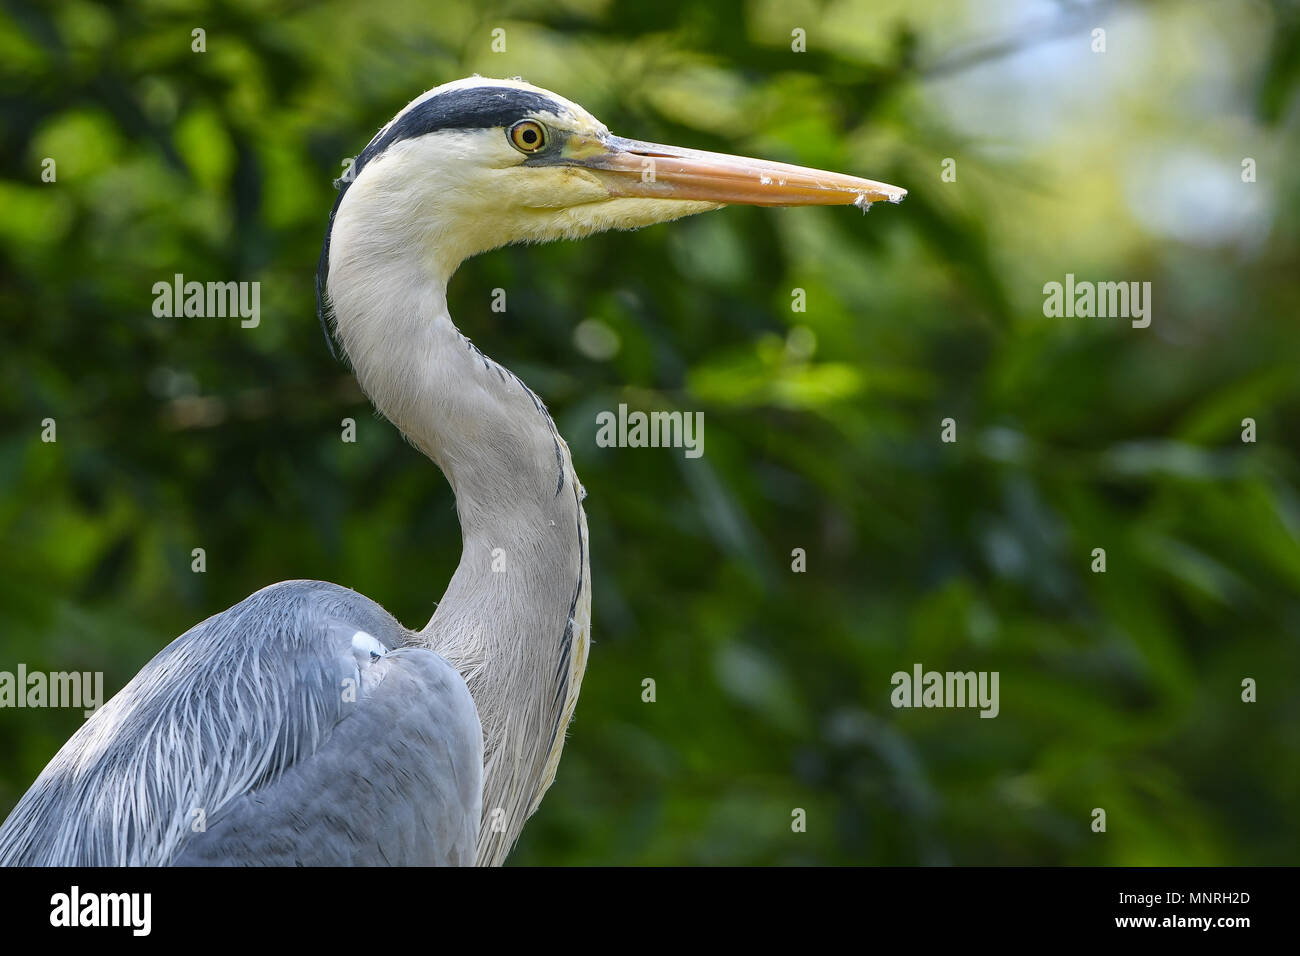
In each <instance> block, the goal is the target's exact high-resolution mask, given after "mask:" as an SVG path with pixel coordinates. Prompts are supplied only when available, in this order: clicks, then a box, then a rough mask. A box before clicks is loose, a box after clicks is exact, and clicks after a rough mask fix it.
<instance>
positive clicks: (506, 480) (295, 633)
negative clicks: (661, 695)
mask: <svg viewBox="0 0 1300 956" xmlns="http://www.w3.org/2000/svg"><path fill="white" fill-rule="evenodd" d="M346 179H347V181H346V182H342V183H341V184H340V193H339V196H338V199H337V202H336V203H335V205H334V209H333V211H332V212H331V214H330V218H329V225H328V227H327V231H326V235H325V241H324V245H323V248H322V251H321V257H320V262H319V266H318V276H317V291H318V299H320V300H321V301H322V305H323V308H322V321H324V320H325V318H324V317H325V316H326V315H327V314H328V315H329V316H330V318H331V320H332V323H333V330H334V333H335V335H336V336H337V340H338V341H339V343H340V344H341V345H342V348H343V350H344V352H345V354H346V356H347V358H348V360H349V362H350V364H351V366H352V369H353V371H354V372H355V374H356V376H357V379H358V381H359V382H360V384H361V387H362V388H363V390H364V391H365V392H366V394H367V395H368V396H369V398H370V400H371V401H372V402H373V403H374V405H375V407H376V408H377V409H378V410H379V411H380V412H381V413H382V414H383V415H384V416H385V417H386V418H387V419H388V420H389V421H390V422H392V423H393V424H394V425H395V426H396V427H397V428H398V429H400V430H401V432H402V433H403V434H404V435H405V436H406V437H407V439H409V440H410V442H411V443H413V444H414V445H415V447H416V448H418V449H419V450H420V451H421V452H423V453H424V454H425V455H427V456H428V457H429V458H430V459H431V460H432V461H433V462H434V463H435V464H436V465H437V466H438V467H439V468H440V469H441V470H442V472H443V473H444V475H445V476H446V478H447V481H448V483H449V484H450V485H451V489H452V491H453V493H454V495H455V501H456V509H457V515H458V518H459V521H460V525H461V534H462V553H461V559H460V563H459V565H458V567H457V568H456V571H455V573H454V574H453V575H452V578H451V582H450V583H449V585H448V586H447V589H446V592H445V594H444V595H443V597H442V600H441V601H440V602H439V603H438V605H437V609H436V611H435V612H434V614H433V616H432V618H431V619H430V620H429V622H428V623H427V624H426V625H425V626H424V627H423V628H420V629H418V630H415V629H408V628H406V627H403V626H402V625H401V624H399V623H398V622H397V621H396V620H395V619H394V618H393V617H392V616H391V615H390V614H388V613H387V612H386V611H385V610H384V609H383V608H381V607H380V606H379V605H378V604H377V603H375V602H374V601H372V600H370V599H369V598H367V597H364V596H362V595H360V594H358V593H356V592H354V591H351V590H349V589H347V588H344V587H340V586H338V585H334V584H327V583H324V582H319V581H284V582H281V583H279V584H273V585H271V586H269V587H267V588H264V589H263V590H261V591H258V592H256V593H255V594H253V595H252V596H250V597H248V598H247V599H245V600H244V601H242V602H241V603H239V604H237V605H235V606H234V607H232V608H230V609H228V610H226V611H223V612H222V613H220V614H216V615H214V616H213V617H210V618H208V619H207V620H205V621H203V622H202V623H200V624H198V625H196V626H195V627H193V628H192V629H191V630H189V631H187V632H186V633H185V634H182V635H181V636H180V637H178V638H177V639H176V640H175V641H173V642H172V643H171V644H169V645H168V646H167V647H165V648H164V649H163V650H162V651H161V652H159V653H158V655H157V656H156V657H154V658H153V659H152V660H151V661H149V663H147V664H146V665H145V666H144V668H143V669H142V670H141V671H140V672H139V673H138V674H137V675H136V676H135V677H134V678H133V679H132V680H131V681H130V682H129V683H127V684H126V686H125V687H123V689H122V690H121V691H120V692H119V693H118V694H117V695H115V696H114V697H113V698H112V699H111V700H110V701H109V702H108V703H107V704H105V705H104V706H103V707H102V708H100V709H99V710H98V711H97V712H96V713H95V714H94V715H93V716H91V717H90V718H89V719H88V720H87V721H86V723H85V724H84V725H83V726H82V727H81V728H80V729H79V730H78V731H77V732H76V733H75V734H73V736H72V737H71V738H70V739H69V740H68V742H67V743H66V744H65V745H64V746H63V747H62V749H60V750H59V752H58V753H57V754H56V755H55V756H54V758H53V759H52V760H51V761H50V763H49V765H48V766H47V767H46V768H45V769H44V771H43V772H42V773H41V774H40V776H39V777H38V778H37V780H36V781H35V783H34V784H33V785H32V787H31V788H30V789H29V790H28V791H27V793H26V794H25V795H24V796H23V797H22V799H21V800H19V802H18V804H17V806H15V808H14V810H13V812H12V813H11V814H10V815H9V817H8V819H7V820H6V821H5V823H4V826H3V827H2V828H0V862H3V863H6V864H19V865H166V864H181V865H186V864H213V865H216V864H225V865H243V864H272V865H274V864H282V865H289V864H472V863H475V862H477V863H479V864H499V863H501V862H502V861H503V860H504V859H505V857H506V855H507V853H508V852H509V851H510V848H511V847H512V846H513V844H514V843H515V841H516V839H517V838H518V836H519V833H520V831H521V829H522V828H523V826H524V822H525V821H526V820H527V818H528V817H529V816H530V815H531V814H532V813H533V812H534V811H535V810H536V809H537V807H538V804H539V803H540V801H541V799H542V796H543V794H544V793H545V792H546V790H547V788H548V787H549V786H550V784H551V782H552V780H553V779H554V778H555V773H556V767H557V765H558V763H559V760H560V752H561V750H562V748H563V746H564V739H565V734H566V731H567V728H568V725H569V722H570V720H571V718H572V717H573V713H574V706H575V704H576V702H577V699H578V691H579V687H580V685H581V682H582V677H583V673H584V671H585V669H586V665H587V651H588V643H589V627H590V620H591V574H590V571H591V568H590V561H589V555H588V548H587V527H586V516H585V513H584V511H583V506H582V501H583V498H584V496H585V492H584V491H583V489H582V486H581V484H580V483H579V481H578V478H577V476H576V474H575V473H574V468H573V460H572V457H571V455H570V453H569V448H568V445H567V444H566V443H565V441H564V439H563V438H562V437H561V436H560V434H559V433H558V431H557V430H556V427H555V423H554V422H553V421H552V419H551V416H550V415H549V414H548V412H547V410H546V406H545V405H544V404H543V403H542V401H541V400H540V399H539V398H538V397H537V395H535V394H534V393H533V392H532V391H531V390H530V389H529V388H528V387H527V386H526V385H525V384H524V383H523V382H522V381H521V380H520V379H519V378H518V377H517V376H515V375H514V374H512V373H511V372H510V371H509V370H508V369H506V368H505V367H504V366H502V365H501V364H499V363H498V362H495V361H493V360H492V359H490V358H488V357H487V356H486V355H484V354H482V353H481V352H480V351H479V350H478V349H477V348H476V347H475V346H474V345H473V344H472V343H471V341H470V340H469V339H468V338H467V337H466V336H465V335H463V334H462V333H461V332H460V331H459V330H458V329H457V327H456V325H455V324H454V323H453V321H452V319H451V316H450V315H449V314H448V311H447V302H446V289H447V283H448V281H449V280H450V278H451V276H452V274H453V273H454V272H455V270H456V269H457V267H458V266H459V265H460V264H461V263H462V262H463V261H464V260H465V259H467V258H469V257H470V256H473V255H476V254H478V253H480V252H484V251H487V250H490V249H494V248H496V247H499V246H502V245H506V244H508V243H515V242H543V241H549V240H556V239H563V238H576V237H581V236H586V235H589V234H592V233H596V232H601V231H604V230H609V229H634V228H638V227H641V226H647V225H650V224H652V223H658V222H664V221H667V220H672V219H677V218H679V217H682V216H687V215H691V214H694V213H699V212H704V211H707V210H712V209H717V208H719V207H720V206H722V205H725V204H729V203H747V204H753V205H765V206H799V205H832V204H850V203H852V204H857V205H859V206H862V207H864V208H865V206H866V205H867V204H869V203H871V202H874V201H879V200H885V201H890V202H898V201H899V200H901V199H902V197H903V196H904V195H905V194H906V193H905V191H904V190H902V189H899V188H897V187H894V186H889V185H886V184H883V183H877V182H874V181H871V180H866V179H859V178H856V177H851V176H845V175H840V174H836V173H829V172H823V171H818V170H811V169H805V168H802V167H798V166H789V165H785V164H780V163H771V162H764V161H759V160H753V159H746V158H742V157H736V156H727V155H723V154H718V153H709V152H703V151H699V150H691V149H679V148H676V147H671V146H661V145H657V144H653V143H643V142H638V141H635V140H629V139H624V138H621V137H618V136H614V135H612V134H611V133H610V132H609V130H608V129H607V128H606V127H605V126H604V125H603V124H601V123H600V122H599V121H597V120H596V119H595V118H594V117H593V116H592V115H591V114H589V113H588V112H587V111H586V110H584V109H583V108H582V107H580V106H578V105H577V104H575V103H572V102H570V101H568V100H566V99H564V98H562V97H560V96H557V95H556V94H554V93H551V92H548V91H546V90H543V89H540V88H538V87H534V86H531V85H529V84H526V83H523V82H519V81H510V80H489V79H484V78H480V77H473V78H470V79H465V80H459V81H456V82H453V83H448V84H445V85H443V86H439V87H436V88H435V89H433V90H430V91H429V92H427V93H425V94H423V95H422V96H420V97H418V98H416V99H415V100H414V101H413V102H411V103H410V104H409V105H408V106H407V107H406V108H405V109H403V110H402V111H401V112H400V113H398V114H397V116H396V117H395V118H394V119H393V120H392V121H391V122H390V123H388V125H386V126H385V127H383V129H381V130H380V131H379V133H378V134H377V135H376V136H375V137H374V138H373V139H372V140H371V142H370V144H369V145H368V146H367V147H366V148H365V150H364V151H363V152H362V153H361V154H360V155H359V156H358V157H357V159H356V161H355V163H354V164H353V166H352V169H351V170H350V172H349V175H348V176H347V177H346ZM494 553H495V554H504V555H505V556H506V565H505V568H504V572H503V573H502V569H500V568H496V567H494V562H493V555H494Z"/></svg>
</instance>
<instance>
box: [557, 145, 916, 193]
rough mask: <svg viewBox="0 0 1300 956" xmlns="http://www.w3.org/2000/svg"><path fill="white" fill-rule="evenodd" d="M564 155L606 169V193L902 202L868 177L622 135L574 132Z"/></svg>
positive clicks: (564, 158)
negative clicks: (580, 134) (578, 134)
mask: <svg viewBox="0 0 1300 956" xmlns="http://www.w3.org/2000/svg"><path fill="white" fill-rule="evenodd" d="M561 162H564V163H566V164H568V165H573V166H582V167H584V168H586V169H591V170H597V171H599V172H601V173H603V174H604V175H602V177H601V178H602V179H603V180H604V182H605V186H606V188H608V189H609V192H610V195H611V196H636V197H644V198H650V199H693V200H697V201H703V202H716V203H723V204H731V203H734V204H744V205H748V206H838V205H856V206H859V207H860V208H863V209H865V208H866V207H867V206H869V205H871V204H872V203H874V202H892V203H897V202H902V200H903V197H904V196H906V195H907V190H906V189H900V188H899V187H898V186H890V185H889V184H888V183H878V182H876V181H875V180H872V179H859V178H858V177H856V176H845V175H843V174H841V173H830V172H826V171H825V170H821V169H808V168H806V167H804V166H790V165H787V164H786V163H772V162H768V161H766V160H762V159H748V158H746V157H744V156H729V155H727V154H726V153H710V152H706V151H704V150H700V149H682V148H680V147H677V146H663V145H660V144H658V143H643V142H640V141H638V140H634V139H624V138H622V137H621V136H608V137H602V138H600V139H597V138H595V137H588V136H577V135H575V136H571V137H570V138H569V140H568V142H566V143H565V145H564V149H563V156H562V159H561Z"/></svg>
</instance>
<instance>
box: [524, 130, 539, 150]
mask: <svg viewBox="0 0 1300 956" xmlns="http://www.w3.org/2000/svg"><path fill="white" fill-rule="evenodd" d="M524 142H525V143H527V144H528V145H529V146H532V145H533V143H535V142H537V130H535V129H526V130H524Z"/></svg>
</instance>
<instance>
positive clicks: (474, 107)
mask: <svg viewBox="0 0 1300 956" xmlns="http://www.w3.org/2000/svg"><path fill="white" fill-rule="evenodd" d="M565 112H566V109H565V107H564V106H562V105H561V104H560V103H557V102H556V101H555V100H553V99H551V98H550V97H549V96H543V95H542V94H541V93H534V92H533V91H531V90H518V89H515V88H514V87H509V86H471V87H467V88H465V89H459V90H449V91H448V92H446V93H439V94H438V95H437V96H431V97H429V98H428V99H427V100H424V101H423V102H422V103H420V104H419V105H417V106H413V107H411V108H410V109H409V110H407V111H406V112H405V113H403V114H402V115H401V116H400V117H398V118H397V119H396V120H394V121H393V123H392V124H391V125H389V126H388V127H386V128H385V129H383V130H380V131H379V133H378V134H377V135H376V136H375V138H374V139H372V140H371V141H370V143H369V145H367V146H366V148H365V149H363V150H362V151H361V154H360V155H359V156H357V159H356V162H354V163H353V164H352V167H351V168H350V169H349V170H348V173H349V175H348V176H347V177H346V178H345V179H344V180H343V182H342V183H341V184H340V186H339V194H338V196H337V197H336V198H335V201H334V208H333V209H331V210H330V217H329V222H328V223H327V224H326V226H325V241H324V243H323V244H322V245H321V251H320V261H319V262H318V263H317V266H316V314H317V316H318V317H319V318H320V322H321V327H322V328H323V329H325V341H326V342H327V343H328V345H329V347H330V352H331V354H334V356H335V357H336V358H337V357H338V354H337V353H336V352H335V350H334V340H333V337H332V336H331V335H330V331H329V324H328V323H327V322H326V320H325V316H326V313H327V312H328V307H329V303H328V302H327V301H326V294H325V280H326V279H327V278H328V277H329V256H330V234H331V233H332V232H333V231H334V214H335V213H337V212H338V209H339V204H340V203H341V202H343V196H344V194H345V193H346V192H347V191H348V186H349V185H350V184H351V182H352V181H353V180H354V179H356V177H357V176H358V175H359V174H360V173H361V170H362V169H364V168H365V166H366V164H367V163H369V162H370V161H371V160H372V159H374V158H375V157H376V156H379V155H380V154H381V153H383V152H384V150H386V149H388V147H389V146H392V145H393V144H394V143H398V142H401V141H402V140H404V139H411V138H413V137H416V136H423V135H424V134H425V133H432V132H435V131H436V130H440V129H493V128H494V127H498V126H500V127H502V128H504V129H509V128H510V127H511V126H513V125H514V124H515V123H517V122H519V121H520V120H521V119H524V118H525V117H528V116H532V115H535V114H537V113H552V114H555V115H561V116H562V115H564V113H565Z"/></svg>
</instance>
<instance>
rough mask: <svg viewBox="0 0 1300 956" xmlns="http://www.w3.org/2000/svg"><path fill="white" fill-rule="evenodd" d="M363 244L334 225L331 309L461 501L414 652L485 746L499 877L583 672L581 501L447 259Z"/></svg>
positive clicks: (484, 846) (391, 412) (559, 453)
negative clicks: (445, 573)
mask: <svg viewBox="0 0 1300 956" xmlns="http://www.w3.org/2000/svg"><path fill="white" fill-rule="evenodd" d="M354 188H355V187H354ZM340 226H343V227H344V231H343V232H342V233H341V232H340ZM360 232H361V231H360V230H357V229H355V228H348V224H347V223H346V222H336V224H335V237H334V242H333V243H332V249H331V256H330V259H331V262H330V275H329V278H330V282H329V291H330V297H331V302H332V306H333V309H334V314H335V320H336V323H337V329H338V333H339V337H340V339H341V340H342V342H343V345H344V348H345V350H346V351H347V354H348V356H349V358H350V359H351V361H352V364H353V367H354V369H355V371H356V375H357V378H358V380H359V381H360V383H361V386H362V388H363V389H364V390H365V391H366V393H367V394H368V395H369V396H370V398H371V400H372V401H373V402H374V404H375V406H376V407H377V408H378V409H379V410H380V411H381V412H382V413H383V414H384V415H385V416H386V417H387V418H388V419H389V420H390V421H392V422H393V424H395V425H396V426H397V427H398V428H399V429H401V431H402V432H403V433H404V434H405V435H406V436H407V437H408V438H409V439H410V440H411V442H412V443H413V444H414V445H415V446H416V447H417V448H419V449H420V450H421V451H422V452H424V453H425V454H426V455H428V456H429V457H430V458H431V459H432V460H433V461H434V462H435V463H436V464H437V465H438V467H439V468H441V469H442V471H443V473H444V474H445V475H446V476H447V480H448V481H449V482H450V484H451V487H452V490H453V492H454V493H455V496H456V509H457V513H458V515H459V517H460V525H461V534H462V552H461V560H460V565H459V566H458V567H457V569H456V572H455V574H454V575H453V576H452V579H451V583H450V584H449V585H448V587H447V591H446V593H445V594H444V596H443V599H442V601H441V603H440V604H439V606H438V609H437V611H436V612H435V613H434V615H433V617H432V619H431V620H430V621H429V623H428V625H427V626H425V627H424V629H423V630H421V631H418V632H413V633H412V637H411V639H412V641H413V642H414V643H419V644H422V645H424V646H427V647H430V648H432V649H433V650H435V651H437V652H438V653H439V654H441V655H443V656H444V657H445V658H447V660H449V661H450V662H451V663H452V664H453V665H454V666H456V667H457V668H458V669H459V670H460V672H461V673H462V674H463V675H464V677H465V679H466V681H467V683H468V684H469V689H470V692H471V694H472V696H473V698H474V702H475V705H476V706H477V708H478V713H479V718H480V720H481V721H482V724H483V738H484V782H483V824H482V827H481V830H480V840H479V854H478V860H479V863H480V864H495V863H500V862H501V861H502V860H503V859H504V858H505V855H506V853H507V852H509V849H510V847H511V846H512V845H513V844H514V842H515V840H516V838H517V837H518V835H519V832H520V830H521V829H522V828H523V825H524V822H525V820H526V819H527V817H528V816H529V815H530V814H531V813H532V812H533V811H534V810H535V809H536V808H537V805H538V803H539V802H540V801H541V797H542V794H543V793H544V792H545V791H546V788H547V787H549V786H550V783H551V781H552V780H553V779H554V776H555V768H556V765H557V763H558V762H559V756H560V750H561V748H562V747H563V743H564V734H565V729H566V727H567V725H568V723H569V720H570V718H571V717H572V714H573V708H574V705H575V704H576V702H577V696H578V689H579V686H580V684H581V681H582V674H583V671H584V669H585V667H586V658H587V644H588V631H589V621H590V604H591V591H590V575H589V573H588V557H587V523H586V515H585V514H584V512H583V509H582V505H581V499H582V497H583V496H584V492H583V491H582V487H581V485H580V483H579V482H578V480H577V477H576V475H575V474H574V471H573V463H572V460H571V458H570V455H569V449H568V446H567V445H566V444H565V442H564V440H563V439H562V438H560V436H559V434H558V432H557V431H556V430H555V424H554V422H553V421H552V420H551V417H550V415H549V414H548V413H547V412H546V409H545V406H544V405H542V403H541V401H540V400H539V399H538V398H537V397H536V396H535V395H534V394H533V393H532V392H531V391H530V390H529V389H528V388H527V387H526V386H525V385H524V384H523V382H522V381H520V380H519V379H518V378H517V377H516V376H515V375H514V374H513V373H511V372H510V371H508V370H507V369H505V368H503V367H502V366H500V365H498V364H497V363H496V362H494V361H492V360H491V359H488V358H486V357H485V356H484V355H482V353H480V352H479V351H478V349H477V348H475V347H474V346H473V345H472V344H471V343H470V342H469V340H468V339H467V338H466V337H465V336H464V335H462V334H461V333H460V331H459V330H458V329H457V328H456V326H455V325H454V323H453V322H452V320H451V317H450V315H449V314H448V312H447V302H446V282H447V279H448V278H449V277H450V273H451V272H452V271H454V268H455V265H456V264H459V258H457V257H456V253H454V252H452V253H451V254H450V255H448V256H447V259H449V260H454V264H453V265H451V266H450V268H447V267H445V266H444V267H439V263H438V262H437V260H436V258H435V260H434V261H433V262H431V261H430V260H429V259H428V258H424V257H422V256H421V255H420V254H419V251H418V250H419V249H420V247H421V246H423V248H424V250H425V252H424V255H425V256H427V255H428V252H427V250H428V240H427V236H425V237H424V242H423V243H418V244H417V243H415V242H411V241H406V240H405V239H404V237H402V236H400V235H397V236H394V235H392V234H388V233H386V232H385V231H384V230H382V229H379V228H376V227H375V224H374V223H373V222H370V223H368V224H367V228H366V230H364V234H363V235H361V234H359V233H360ZM341 236H342V238H343V239H344V241H340V237H341ZM435 255H436V254H435Z"/></svg>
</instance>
